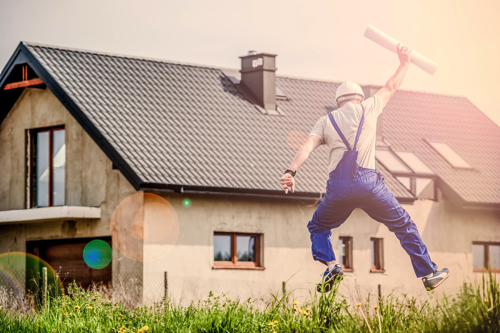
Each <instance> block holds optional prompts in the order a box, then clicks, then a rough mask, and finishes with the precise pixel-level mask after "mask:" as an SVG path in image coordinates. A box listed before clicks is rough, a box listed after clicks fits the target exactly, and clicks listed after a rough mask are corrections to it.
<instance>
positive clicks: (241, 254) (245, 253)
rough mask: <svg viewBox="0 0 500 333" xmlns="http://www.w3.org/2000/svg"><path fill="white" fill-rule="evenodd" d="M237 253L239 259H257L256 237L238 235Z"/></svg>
mask: <svg viewBox="0 0 500 333" xmlns="http://www.w3.org/2000/svg"><path fill="white" fill-rule="evenodd" d="M236 248H237V250H236V254H237V256H238V261H253V262H255V261H256V258H255V237H251V236H237V238H236Z"/></svg>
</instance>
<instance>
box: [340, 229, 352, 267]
mask: <svg viewBox="0 0 500 333" xmlns="http://www.w3.org/2000/svg"><path fill="white" fill-rule="evenodd" d="M337 262H338V263H339V264H340V266H342V269H343V270H344V271H347V272H352V271H354V269H353V265H352V237H339V255H338V256H337Z"/></svg>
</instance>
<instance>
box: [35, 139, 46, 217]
mask: <svg viewBox="0 0 500 333" xmlns="http://www.w3.org/2000/svg"><path fill="white" fill-rule="evenodd" d="M35 177H36V206H38V207H47V206H48V205H49V132H39V133H37V136H36V172H35Z"/></svg>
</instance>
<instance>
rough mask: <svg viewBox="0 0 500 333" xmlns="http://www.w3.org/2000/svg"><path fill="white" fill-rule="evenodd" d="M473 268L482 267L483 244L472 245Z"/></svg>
mask: <svg viewBox="0 0 500 333" xmlns="http://www.w3.org/2000/svg"><path fill="white" fill-rule="evenodd" d="M472 257H473V262H474V268H484V245H477V244H473V245H472Z"/></svg>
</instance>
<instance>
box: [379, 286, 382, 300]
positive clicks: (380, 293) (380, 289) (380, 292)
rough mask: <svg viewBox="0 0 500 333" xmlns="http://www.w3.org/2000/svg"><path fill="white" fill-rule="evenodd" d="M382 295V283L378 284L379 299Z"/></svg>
mask: <svg viewBox="0 0 500 333" xmlns="http://www.w3.org/2000/svg"><path fill="white" fill-rule="evenodd" d="M381 297H382V285H380V284H379V285H378V298H379V299H380V298H381Z"/></svg>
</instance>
